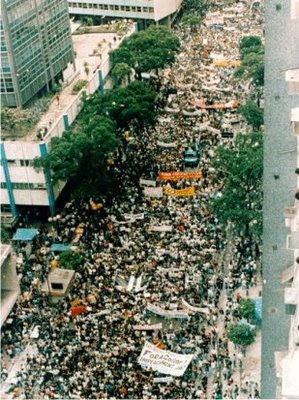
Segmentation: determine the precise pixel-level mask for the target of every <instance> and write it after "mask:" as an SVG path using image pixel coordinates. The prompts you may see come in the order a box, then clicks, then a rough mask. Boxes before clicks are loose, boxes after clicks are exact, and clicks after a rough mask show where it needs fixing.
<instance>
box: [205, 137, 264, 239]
mask: <svg viewBox="0 0 299 400" xmlns="http://www.w3.org/2000/svg"><path fill="white" fill-rule="evenodd" d="M262 145H263V137H262V134H261V133H260V132H252V133H250V134H239V135H238V136H237V138H236V140H235V143H234V144H233V145H232V146H229V145H228V146H223V147H219V148H218V149H217V150H216V155H215V157H214V159H213V160H212V165H213V167H214V168H215V171H216V172H215V175H214V179H215V181H216V182H217V183H218V184H219V192H218V195H217V196H216V197H215V198H214V199H213V202H212V207H213V210H214V213H215V214H216V215H217V218H218V219H219V221H220V222H221V223H223V224H227V223H228V222H229V221H231V222H232V223H233V226H234V228H235V230H236V233H238V234H239V233H246V234H255V235H260V234H261V232H262V175H263V146H262Z"/></svg>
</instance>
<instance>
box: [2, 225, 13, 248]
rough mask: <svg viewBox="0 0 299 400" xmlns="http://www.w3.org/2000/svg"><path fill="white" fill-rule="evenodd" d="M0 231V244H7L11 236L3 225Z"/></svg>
mask: <svg viewBox="0 0 299 400" xmlns="http://www.w3.org/2000/svg"><path fill="white" fill-rule="evenodd" d="M0 229H1V235H0V236H1V243H4V244H8V243H9V242H10V238H11V235H10V233H9V231H8V229H7V228H6V227H5V226H3V225H1V228H0Z"/></svg>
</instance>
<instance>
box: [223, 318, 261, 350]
mask: <svg viewBox="0 0 299 400" xmlns="http://www.w3.org/2000/svg"><path fill="white" fill-rule="evenodd" d="M255 335H256V331H255V329H254V327H253V326H252V325H250V324H247V323H241V322H239V323H237V324H230V325H229V326H228V329H227V337H228V339H229V340H230V341H231V342H233V343H234V344H236V345H239V346H248V345H250V344H252V343H253V342H254V340H255Z"/></svg>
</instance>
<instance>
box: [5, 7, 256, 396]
mask: <svg viewBox="0 0 299 400" xmlns="http://www.w3.org/2000/svg"><path fill="white" fill-rule="evenodd" d="M214 7H215V9H213V6H211V10H210V11H211V12H214V13H215V12H218V13H219V14H220V15H230V17H229V18H225V19H224V24H223V26H222V28H221V29H219V27H215V26H207V23H205V21H204V23H203V24H202V27H201V28H200V29H199V30H198V31H197V32H196V33H194V32H191V31H190V30H188V28H186V27H183V26H182V25H180V24H178V26H177V27H176V33H177V34H178V36H179V37H180V39H181V42H182V50H181V53H180V54H179V55H178V57H177V61H176V63H175V65H174V66H173V67H172V69H171V70H169V71H166V72H165V76H164V78H163V86H162V91H163V93H164V98H163V101H164V102H165V107H164V108H163V109H161V110H160V115H159V120H158V123H157V125H156V126H155V127H154V128H152V129H149V130H147V131H145V132H143V133H142V134H140V132H134V129H133V128H132V130H131V131H130V137H125V138H124V140H123V142H122V143H121V145H120V147H119V149H118V154H117V156H116V157H115V160H114V165H112V166H111V167H110V168H111V169H112V170H113V174H114V178H115V182H116V184H115V186H114V189H113V192H112V193H110V195H109V196H108V197H107V198H105V199H103V207H102V208H100V209H99V210H94V209H92V208H91V207H90V204H89V203H84V202H82V203H79V202H77V201H72V202H71V203H68V205H67V207H65V208H64V209H63V211H62V212H61V214H60V218H58V219H57V221H56V224H55V234H54V235H53V229H49V228H48V227H46V226H41V227H40V229H39V235H38V238H37V240H36V243H35V245H34V249H33V252H32V256H31V257H29V258H27V257H23V259H22V261H20V262H19V265H18V274H19V277H20V278H21V280H20V283H21V293H22V295H21V296H20V299H19V300H18V302H17V304H16V306H15V308H14V309H13V311H12V313H11V314H10V316H9V320H8V322H7V323H6V324H5V326H4V327H3V331H2V349H1V351H2V353H3V355H4V356H5V357H4V359H3V361H2V364H3V368H2V380H3V381H5V378H6V377H7V371H6V368H5V365H4V361H5V359H7V358H9V359H10V360H12V359H13V358H14V357H15V356H16V355H18V354H19V353H20V352H22V351H23V350H24V348H25V347H26V346H31V347H30V348H31V350H32V351H30V352H29V354H28V355H27V362H26V364H25V365H24V366H23V367H22V369H21V371H19V373H18V375H17V377H16V379H15V381H14V383H13V384H11V385H10V389H9V391H10V393H12V394H14V396H15V397H19V396H23V397H24V398H39V397H40V398H44V399H51V398H58V399H60V398H65V399H76V398H78V399H82V398H117V399H119V398H143V399H159V398H181V399H191V398H197V399H205V398H207V396H208V394H209V395H210V396H211V397H212V398H214V399H217V398H223V399H225V398H227V399H228V398H240V397H239V396H241V393H240V387H239V384H238V382H236V381H235V380H234V379H233V372H234V369H235V368H236V367H237V365H238V354H237V350H235V351H233V352H232V351H231V347H230V346H229V343H228V340H227V338H226V336H225V330H224V331H223V332H222V331H220V330H219V320H220V319H222V320H224V323H225V326H226V325H227V324H228V323H229V322H231V321H234V320H235V319H236V316H235V313H234V312H233V311H234V310H235V308H236V307H237V305H238V301H239V298H238V296H236V295H235V293H236V289H238V288H240V287H242V288H245V289H247V290H249V288H250V287H251V286H254V285H256V280H257V265H258V261H259V258H260V251H259V246H258V244H256V243H255V242H253V241H252V240H251V239H250V238H246V237H236V238H232V244H230V248H231V254H229V262H228V265H225V262H224V260H223V257H222V256H221V255H222V254H223V253H225V252H227V251H228V247H229V244H228V240H227V231H228V230H227V229H226V227H223V226H221V225H220V224H219V222H218V221H217V219H216V218H215V216H213V215H212V214H211V213H210V207H209V205H210V200H211V199H212V198H213V196H215V195H217V191H218V188H217V187H215V186H214V184H213V183H212V179H211V178H212V175H213V169H212V168H211V159H212V158H213V155H214V150H215V148H216V147H217V146H220V145H227V144H229V143H232V141H233V138H227V137H224V136H225V135H224V134H225V133H226V132H227V130H229V131H232V134H233V135H235V134H237V133H238V131H241V130H242V131H244V130H245V131H246V130H249V127H248V126H247V125H246V123H245V122H244V121H243V120H240V121H238V123H237V124H234V125H233V124H231V123H230V120H231V119H232V118H233V117H235V115H236V113H235V110H234V109H233V108H231V109H229V110H226V111H223V110H217V109H205V108H203V107H202V108H201V109H199V108H198V107H196V105H195V101H196V100H203V101H204V103H205V104H206V105H209V104H214V103H228V102H230V101H232V100H233V101H237V102H238V103H242V102H243V101H244V96H245V93H244V88H245V83H244V84H243V83H240V81H235V80H234V79H233V71H234V69H233V68H217V67H215V66H213V63H212V61H213V57H216V55H217V54H218V55H219V54H221V55H222V56H223V57H224V58H229V59H232V60H234V59H237V58H238V43H239V41H240V38H241V37H242V36H243V35H250V34H254V35H262V23H261V22H262V21H261V18H262V17H261V15H262V14H261V13H260V12H256V13H253V12H251V11H250V10H249V8H250V4H249V2H238V3H237V4H236V5H235V6H234V7H232V9H230V10H226V9H225V8H224V6H223V5H222V3H221V2H218V3H217V5H216V6H214ZM242 7H243V8H242ZM213 17H215V16H213V15H212V17H210V18H213ZM204 52H206V53H207V54H208V55H207V57H203V53H204ZM169 88H172V89H175V90H174V92H175V93H173V94H169V95H167V91H168V90H169ZM233 135H232V136H233ZM157 141H162V142H163V143H174V145H173V147H167V146H165V147H163V146H158V145H157ZM195 141H198V142H200V148H201V157H200V163H199V169H200V170H201V171H202V172H203V178H202V179H197V180H179V181H176V182H173V181H171V182H165V183H163V182H159V181H156V184H157V186H161V185H162V184H165V185H166V186H168V187H171V188H173V189H183V188H188V187H190V186H192V187H194V188H195V195H194V196H186V197H180V196H165V195H164V196H163V197H161V198H156V197H151V196H145V195H144V187H143V186H141V185H140V178H143V179H145V180H151V181H155V180H156V177H157V174H158V172H159V171H178V170H182V167H183V165H182V151H183V150H184V148H185V147H186V146H188V145H190V144H192V143H194V142H195ZM127 215H129V216H130V218H127ZM137 215H139V217H138V218H134V216H137ZM79 225H80V227H81V228H82V235H81V236H80V238H79V239H78V240H77V241H76V243H75V244H74V243H73V245H74V246H75V251H77V252H79V253H80V254H81V255H82V256H83V259H84V261H83V263H82V268H81V269H80V270H79V271H77V272H76V274H75V281H74V284H73V286H72V289H71V291H70V292H69V294H68V295H67V296H66V297H65V298H63V299H61V300H60V301H59V302H55V303H51V302H50V301H49V299H48V298H47V296H44V295H43V294H41V291H40V288H41V284H42V277H43V276H45V274H46V273H47V272H48V271H49V264H50V261H51V260H52V259H55V258H58V257H57V255H55V254H54V253H51V252H50V250H49V248H50V245H51V244H52V243H53V241H55V243H65V244H70V243H72V241H73V239H74V237H75V232H76V229H77V228H78V226H79ZM153 226H155V227H160V228H161V227H163V226H164V227H165V226H167V227H171V230H169V231H168V230H164V231H163V229H162V228H161V230H159V229H158V230H157V231H156V230H153V229H152V227H153ZM58 262H59V259H58ZM132 275H134V276H135V277H139V276H141V277H142V284H143V290H139V291H137V290H134V289H132V290H126V287H127V283H128V282H129V280H130V277H131V276H132ZM222 290H225V292H226V304H225V306H224V307H223V306H219V298H220V295H221V292H222ZM182 299H184V300H185V301H186V302H187V303H188V304H190V305H191V306H194V307H198V308H204V309H206V310H208V312H206V313H205V312H192V313H191V312H190V313H189V317H188V318H187V319H183V320H181V319H178V318H171V319H169V318H164V317H159V316H157V315H155V314H154V313H152V312H150V311H149V310H147V306H148V304H149V303H151V304H154V305H156V306H159V307H161V308H163V309H165V310H182V311H183V310H185V308H184V305H183V303H182ZM74 301H75V302H76V304H77V303H78V304H81V305H85V306H86V311H85V312H84V313H82V314H80V315H77V316H75V317H73V316H72V315H71V313H70V309H71V307H72V304H74ZM103 311H104V312H103ZM157 322H161V323H162V329H159V330H153V331H152V330H148V331H147V330H137V329H136V325H138V324H139V325H142V324H149V325H150V324H155V323H157ZM33 326H38V327H39V329H38V331H39V334H38V338H36V339H34V340H32V339H30V332H31V329H32V327H33ZM145 341H148V342H151V343H155V344H157V345H158V346H161V348H164V349H167V350H171V351H173V352H176V353H183V354H193V355H194V356H193V360H192V362H191V364H190V365H189V367H188V369H187V370H186V372H185V374H184V375H183V376H182V377H173V379H172V381H171V382H169V383H167V384H165V383H155V382H154V381H153V378H154V377H157V376H159V374H158V373H157V372H155V371H151V370H149V369H147V368H144V367H142V366H141V365H140V364H139V363H138V356H139V354H140V353H141V350H142V348H143V345H144V343H145ZM209 385H212V390H211V391H210V393H208V391H209ZM245 386H246V387H245V389H246V390H247V398H248V397H249V398H250V397H251V398H258V397H259V391H258V385H257V384H256V383H252V382H246V383H245Z"/></svg>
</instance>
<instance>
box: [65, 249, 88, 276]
mask: <svg viewBox="0 0 299 400" xmlns="http://www.w3.org/2000/svg"><path fill="white" fill-rule="evenodd" d="M82 262H83V258H82V256H81V255H80V254H79V253H76V252H75V251H72V250H67V251H64V252H62V253H61V254H60V256H59V266H60V267H61V268H65V269H73V270H75V271H79V270H80V267H81V265H82Z"/></svg>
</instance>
